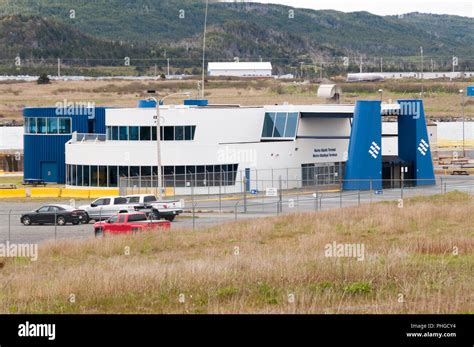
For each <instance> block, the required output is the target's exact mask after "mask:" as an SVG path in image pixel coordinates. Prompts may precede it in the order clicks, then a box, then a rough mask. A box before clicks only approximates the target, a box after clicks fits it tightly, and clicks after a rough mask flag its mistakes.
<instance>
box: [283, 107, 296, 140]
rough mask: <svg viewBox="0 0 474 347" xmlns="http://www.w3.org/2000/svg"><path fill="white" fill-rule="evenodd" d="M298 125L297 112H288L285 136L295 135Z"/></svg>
mask: <svg viewBox="0 0 474 347" xmlns="http://www.w3.org/2000/svg"><path fill="white" fill-rule="evenodd" d="M297 126H298V113H297V112H291V113H288V120H287V122H286V129H285V137H295V136H296V130H297Z"/></svg>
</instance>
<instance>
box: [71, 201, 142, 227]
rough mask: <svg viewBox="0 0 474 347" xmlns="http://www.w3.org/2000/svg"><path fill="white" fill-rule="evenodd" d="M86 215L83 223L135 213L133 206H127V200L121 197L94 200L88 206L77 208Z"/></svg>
mask: <svg viewBox="0 0 474 347" xmlns="http://www.w3.org/2000/svg"><path fill="white" fill-rule="evenodd" d="M79 209H80V210H84V211H86V213H87V216H86V220H85V221H84V223H89V221H90V220H94V221H101V220H105V219H109V218H110V217H112V216H114V215H116V214H117V213H127V212H135V205H133V204H129V203H128V202H127V198H125V197H122V196H106V197H103V198H99V199H96V200H94V201H93V202H92V203H91V204H90V205H83V206H80V207H79Z"/></svg>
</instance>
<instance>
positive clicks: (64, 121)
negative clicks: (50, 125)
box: [58, 118, 71, 134]
mask: <svg viewBox="0 0 474 347" xmlns="http://www.w3.org/2000/svg"><path fill="white" fill-rule="evenodd" d="M58 121H59V133H60V134H70V133H71V118H58Z"/></svg>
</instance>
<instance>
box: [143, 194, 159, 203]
mask: <svg viewBox="0 0 474 347" xmlns="http://www.w3.org/2000/svg"><path fill="white" fill-rule="evenodd" d="M153 201H156V196H154V195H147V196H145V197H144V198H143V202H153Z"/></svg>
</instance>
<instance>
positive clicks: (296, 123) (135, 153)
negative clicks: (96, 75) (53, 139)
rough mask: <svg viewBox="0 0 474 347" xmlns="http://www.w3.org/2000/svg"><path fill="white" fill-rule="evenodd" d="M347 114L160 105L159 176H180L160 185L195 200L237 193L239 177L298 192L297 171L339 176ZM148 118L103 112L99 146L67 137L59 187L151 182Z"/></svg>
mask: <svg viewBox="0 0 474 347" xmlns="http://www.w3.org/2000/svg"><path fill="white" fill-rule="evenodd" d="M353 110H354V106H352V105H307V106H296V105H275V106H261V107H225V106H207V107H197V106H162V107H161V109H160V118H161V126H162V127H163V130H162V132H166V134H165V136H163V135H162V137H166V136H167V137H168V139H166V138H165V139H163V138H162V141H161V155H162V160H161V161H162V163H161V164H162V166H163V167H164V175H165V176H166V175H167V176H170V175H178V176H180V175H182V177H178V179H177V180H176V178H171V179H168V180H166V186H168V187H169V186H174V187H176V189H177V190H178V192H179V191H180V190H181V191H182V192H183V193H185V192H186V191H187V189H189V188H186V186H187V185H195V193H196V194H199V193H200V190H202V191H203V193H204V192H205V193H209V192H210V190H214V191H216V190H217V189H218V186H219V185H223V186H226V192H232V191H241V190H242V184H243V180H244V178H245V177H247V179H250V183H248V184H249V186H247V188H250V189H258V190H262V189H265V188H266V187H272V186H275V184H276V181H277V180H278V179H279V177H280V176H281V177H282V178H283V179H284V180H285V183H284V184H285V187H290V188H291V187H298V186H301V184H302V180H304V179H305V177H304V176H305V175H306V176H307V174H305V172H304V170H306V169H304V167H308V166H309V167H312V166H314V165H316V166H318V165H319V164H324V165H325V166H328V167H329V166H333V167H334V168H333V169H331V170H332V171H331V170H329V169H328V170H329V171H331V172H333V173H334V172H337V173H339V174H341V175H342V167H343V163H344V162H345V161H346V160H347V148H348V144H349V136H350V131H351V123H350V121H351V117H352V114H353ZM155 116H156V110H155V109H154V108H130V109H108V110H106V126H107V127H108V134H107V140H105V141H91V140H88V141H76V140H74V138H73V140H71V141H69V142H68V143H67V144H66V165H67V171H68V179H67V185H70V186H76V185H78V186H81V185H82V186H104V187H105V186H117V185H118V184H119V183H118V181H119V180H118V179H117V177H116V176H120V173H121V176H124V177H125V176H126V175H127V174H128V176H134V177H135V178H136V177H137V167H138V168H139V169H138V176H140V175H141V176H152V175H151V173H152V172H153V173H155V176H156V165H157V144H156V140H154V139H153V138H152V137H153V134H150V132H153V131H155V134H156V130H155V129H154V128H156V117H155ZM272 126H273V132H272ZM137 129H138V130H137ZM137 131H138V134H137ZM126 132H128V134H127V136H126V137H124V139H122V140H121V139H120V135H121V134H123V135H124V136H125V133H126ZM171 132H174V133H173V134H174V136H175V137H172V136H171V135H170V134H171ZM192 135H193V136H192ZM269 135H270V136H269ZM155 136H156V135H155ZM191 137H192V138H191ZM125 138H127V140H125ZM131 138H133V139H132V140H131ZM155 138H156V137H155ZM176 139H177V140H176ZM326 164H327V165H326ZM150 167H151V168H150ZM126 168H128V169H126ZM183 168H184V169H183ZM235 168H236V172H233V173H230V171H234V169H235ZM152 170H153V171H152ZM183 170H185V172H183ZM104 175H105V176H104ZM216 175H217V176H216ZM334 176H335V177H338V174H335V175H334ZM216 177H217V178H216ZM339 177H340V176H339ZM306 178H307V177H306ZM149 179H151V180H152V179H153V178H152V177H151V178H149ZM149 179H148V180H149ZM216 180H217V181H218V182H217V181H216ZM145 181H146V180H145V179H142V180H141V181H140V179H138V181H137V180H135V181H134V182H135V183H133V184H134V185H136V182H139V183H138V184H139V185H141V184H142V182H145ZM252 182H254V183H252ZM257 182H258V183H257ZM146 184H148V185H151V186H154V184H155V185H156V182H155V183H154V184H153V182H151V183H150V182H147V183H146Z"/></svg>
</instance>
